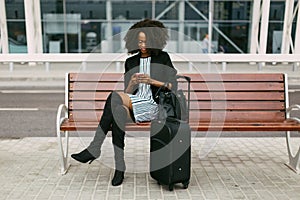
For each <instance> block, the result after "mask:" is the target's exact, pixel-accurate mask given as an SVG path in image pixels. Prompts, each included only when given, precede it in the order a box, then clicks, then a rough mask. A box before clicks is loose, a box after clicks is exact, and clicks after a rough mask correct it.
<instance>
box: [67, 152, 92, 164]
mask: <svg viewBox="0 0 300 200" xmlns="http://www.w3.org/2000/svg"><path fill="white" fill-rule="evenodd" d="M71 157H72V158H73V159H75V160H77V161H78V162H81V163H87V162H89V161H90V162H89V164H91V163H92V162H93V161H94V160H95V159H96V158H95V157H94V156H93V155H92V154H91V153H90V152H89V151H88V150H87V149H85V150H83V151H81V152H80V153H77V154H72V155H71Z"/></svg>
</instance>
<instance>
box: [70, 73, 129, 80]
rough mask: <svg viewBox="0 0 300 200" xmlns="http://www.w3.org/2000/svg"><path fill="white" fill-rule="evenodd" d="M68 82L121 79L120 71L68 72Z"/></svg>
mask: <svg viewBox="0 0 300 200" xmlns="http://www.w3.org/2000/svg"><path fill="white" fill-rule="evenodd" d="M69 80H70V82H74V81H75V82H77V81H87V82H90V81H92V82H95V81H123V80H124V76H123V74H122V73H70V74H69Z"/></svg>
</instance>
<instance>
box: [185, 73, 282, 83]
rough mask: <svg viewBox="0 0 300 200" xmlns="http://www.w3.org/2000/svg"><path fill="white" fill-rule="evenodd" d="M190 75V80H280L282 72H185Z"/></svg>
mask: <svg viewBox="0 0 300 200" xmlns="http://www.w3.org/2000/svg"><path fill="white" fill-rule="evenodd" d="M185 75H187V76H189V77H191V79H192V81H193V82H195V81H197V82H198V81H199V82H220V81H221V82H228V81H230V82H232V81H233V82H244V81H246V82H282V81H284V76H283V74H251V73H249V74H239V73H228V74H227V73H226V74H199V73H197V74H185Z"/></svg>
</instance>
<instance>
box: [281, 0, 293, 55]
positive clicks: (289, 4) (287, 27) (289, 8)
mask: <svg viewBox="0 0 300 200" xmlns="http://www.w3.org/2000/svg"><path fill="white" fill-rule="evenodd" d="M293 8H294V0H288V1H286V3H285V11H284V12H285V13H284V23H283V33H282V43H281V53H282V54H288V53H289V52H290V44H291V41H290V36H291V31H292V20H293Z"/></svg>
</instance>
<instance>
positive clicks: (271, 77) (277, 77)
mask: <svg viewBox="0 0 300 200" xmlns="http://www.w3.org/2000/svg"><path fill="white" fill-rule="evenodd" d="M183 75H186V76H189V77H191V79H192V81H193V82H195V81H197V82H216V81H217V82H219V81H221V82H227V81H234V82H244V81H246V82H252V81H253V82H257V81H262V82H282V81H284V74H282V73H278V74H276V73H275V74H256V73H249V74H241V73H226V74H210V73H209V74H199V73H184V74H183ZM69 76H70V81H71V82H72V81H87V82H89V81H92V82H93V81H100V80H101V81H115V80H117V81H121V80H123V78H124V74H123V73H82V72H80V73H70V75H69Z"/></svg>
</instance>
